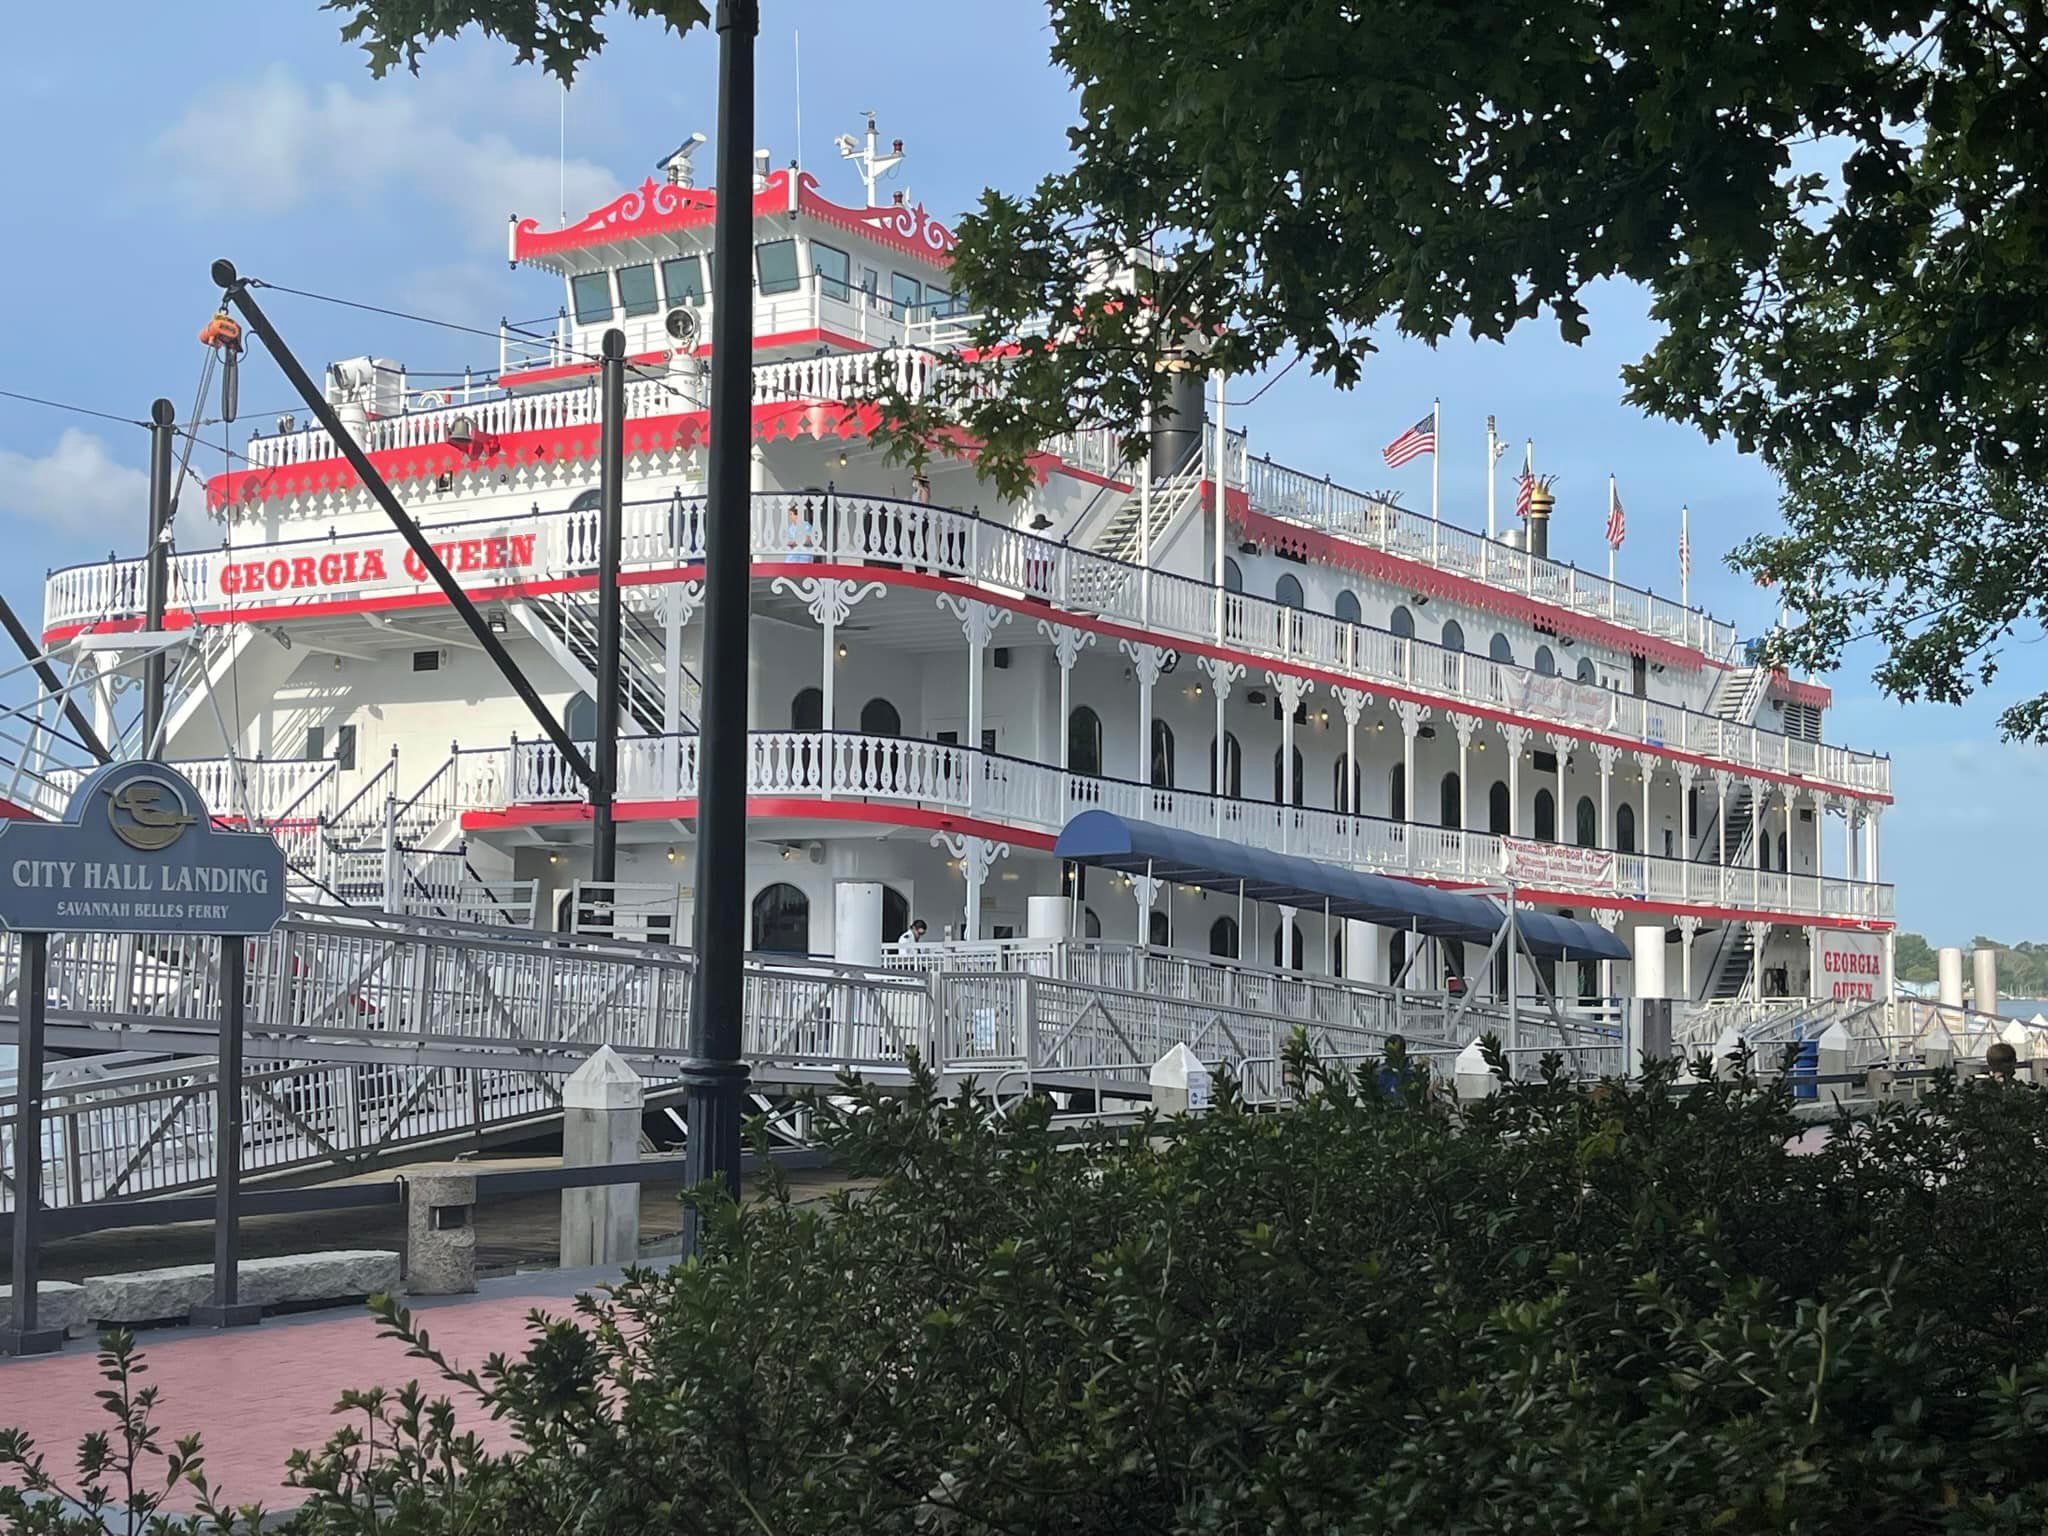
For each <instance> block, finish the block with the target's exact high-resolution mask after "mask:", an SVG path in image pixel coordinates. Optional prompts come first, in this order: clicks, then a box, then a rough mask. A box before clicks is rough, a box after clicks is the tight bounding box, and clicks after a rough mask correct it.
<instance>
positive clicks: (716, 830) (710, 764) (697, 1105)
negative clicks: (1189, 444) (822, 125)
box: [678, 0, 761, 1257]
mask: <svg viewBox="0 0 2048 1536" xmlns="http://www.w3.org/2000/svg"><path fill="white" fill-rule="evenodd" d="M760 30H761V7H760V3H759V0H719V5H718V187H717V190H718V205H717V212H716V215H715V222H714V224H713V226H712V257H711V276H712V283H713V286H714V293H713V298H712V308H711V420H710V431H709V437H710V464H709V467H708V475H707V479H708V484H707V485H706V487H705V490H706V496H705V500H706V503H707V505H706V507H705V530H704V718H703V721H702V725H701V729H702V732H703V737H702V747H701V757H700V764H701V767H700V769H699V772H700V775H701V777H700V782H699V789H698V799H697V931H696V935H695V941H696V948H697V970H696V974H695V977H694V979H693V981H692V983H691V996H690V1054H689V1057H688V1059H687V1060H685V1061H684V1062H683V1064H682V1069H681V1071H680V1073H679V1074H678V1075H679V1076H680V1077H681V1079H682V1083H683V1088H684V1115H685V1118H686V1123H687V1124H688V1126H689V1142H688V1145H687V1147H686V1148H685V1152H684V1161H683V1169H684V1173H683V1182H684V1184H685V1185H694V1184H698V1183H701V1182H703V1181H704V1180H706V1179H712V1178H716V1179H718V1180H720V1181H722V1182H723V1183H724V1185H725V1187H726V1188H727V1189H728V1190H729V1191H731V1192H732V1194H733V1195H735V1196H737V1195H738V1194H739V1185H740V1105H741V1103H742V1100H743V1097H744V1095H745V1092H746V1083H747V1064H746V1061H745V1060H744V1059H743V1057H742V1056H741V1053H740V1048H741V1037H740V1020H741V1008H742V1004H743V1001H744V1000H743V997H742V994H741V988H742V984H743V982H744V976H743V973H742V970H741V964H740V957H741V955H742V954H743V952H744V951H745V949H746V947H747V930H746V920H747V884H746V882H747V618H748V609H749V607H750V605H751V598H752V591H753V579H752V571H751V567H752V563H753V548H752V537H751V532H750V524H751V521H752V519H751V516H750V514H751V511H752V507H751V504H750V503H751V496H752V485H751V478H750V467H751V466H750V464H749V458H748V455H749V452H750V450H751V449H752V447H753V441H752V439H753V416H754V412H753V398H752V391H753V370H752V366H751V365H752V363H753V347H754V295H753V288H752V268H753V263H752V262H751V261H750V260H749V259H748V253H749V252H750V251H751V250H752V248H753V239H754V231H753V217H754V199H753V195H752V188H753V157H752V152H751V149H750V145H751V143H752V139H753V131H754V38H755V36H756V35H757V34H758V33H759V32H760ZM699 1225H700V1224H699V1222H698V1219H697V1216H696V1213H695V1212H693V1211H685V1212H684V1213H683V1253H684V1256H685V1257H687V1256H688V1255H690V1254H691V1253H693V1252H694V1251H695V1250H696V1246H697V1239H698V1227H699Z"/></svg>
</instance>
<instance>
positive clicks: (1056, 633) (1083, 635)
mask: <svg viewBox="0 0 2048 1536" xmlns="http://www.w3.org/2000/svg"><path fill="white" fill-rule="evenodd" d="M1038 632H1039V633H1040V634H1042V635H1044V636H1045V638H1046V639H1048V640H1050V641H1051V642H1052V651H1053V656H1054V657H1055V658H1056V659H1057V660H1058V662H1059V666H1060V718H1059V724H1058V736H1059V744H1060V820H1061V821H1062V822H1064V821H1065V820H1066V818H1067V815H1068V812H1069V789H1068V784H1067V775H1068V774H1069V773H1071V772H1072V771H1073V766H1074V765H1073V763H1072V762H1071V761H1070V760H1069V758H1068V751H1069V749H1070V747H1071V746H1072V741H1071V739H1070V737H1071V733H1070V732H1069V730H1068V728H1067V721H1068V718H1069V717H1070V716H1071V715H1072V714H1073V708H1074V705H1073V685H1074V663H1075V661H1076V660H1078V659H1079V657H1080V655H1081V650H1082V647H1084V646H1090V645H1093V644H1094V643H1095V632H1094V631H1093V630H1087V629H1077V628H1075V627H1074V626H1073V625H1071V624H1053V623H1049V622H1047V621H1046V620H1044V619H1040V620H1039V621H1038Z"/></svg>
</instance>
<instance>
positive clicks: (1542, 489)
mask: <svg viewBox="0 0 2048 1536" xmlns="http://www.w3.org/2000/svg"><path fill="white" fill-rule="evenodd" d="M1556 505H1557V498H1556V497H1555V496H1553V495H1551V494H1550V487H1548V486H1546V485H1539V486H1537V487H1536V488H1535V489H1534V490H1533V491H1531V492H1530V493H1529V538H1528V547H1529V553H1530V554H1532V555H1534V556H1536V557H1537V558H1538V559H1540V560H1547V559H1549V558H1550V513H1551V509H1552V508H1554V507H1555V506H1556Z"/></svg>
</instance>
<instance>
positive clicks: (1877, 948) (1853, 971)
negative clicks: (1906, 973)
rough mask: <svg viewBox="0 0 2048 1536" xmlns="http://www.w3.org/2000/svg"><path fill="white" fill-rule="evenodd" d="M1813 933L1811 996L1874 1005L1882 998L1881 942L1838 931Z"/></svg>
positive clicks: (1875, 937) (1871, 935)
mask: <svg viewBox="0 0 2048 1536" xmlns="http://www.w3.org/2000/svg"><path fill="white" fill-rule="evenodd" d="M1812 931H1813V995H1814V996H1816V997H1834V998H1846V999H1851V1000H1854V1001H1858V1002H1876V1001H1877V1000H1878V999H1879V998H1881V997H1883V996H1884V939H1883V938H1882V936H1880V935H1878V934H1874V933H1851V932H1849V931H1847V930H1846V929H1841V928H1815V929H1814V930H1812Z"/></svg>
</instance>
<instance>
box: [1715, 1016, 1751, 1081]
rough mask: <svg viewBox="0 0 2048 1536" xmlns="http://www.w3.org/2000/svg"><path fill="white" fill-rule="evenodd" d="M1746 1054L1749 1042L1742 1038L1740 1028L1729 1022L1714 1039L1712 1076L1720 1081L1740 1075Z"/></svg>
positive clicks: (1747, 1054)
mask: <svg viewBox="0 0 2048 1536" xmlns="http://www.w3.org/2000/svg"><path fill="white" fill-rule="evenodd" d="M1748 1056H1749V1042H1748V1041H1747V1040H1745V1039H1743V1038H1742V1032H1741V1031H1740V1030H1738V1029H1737V1028H1736V1027H1735V1026H1734V1025H1733V1024H1730V1025H1729V1026H1728V1027H1727V1028H1726V1029H1724V1030H1722V1031H1721V1034H1720V1037H1719V1038H1718V1039H1716V1040H1715V1041H1714V1076H1715V1077H1716V1078H1718V1079H1720V1080H1721V1081H1722V1082H1727V1081H1729V1080H1730V1079H1733V1078H1737V1077H1740V1076H1741V1075H1742V1066H1743V1063H1744V1061H1745V1060H1747V1059H1748Z"/></svg>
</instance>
